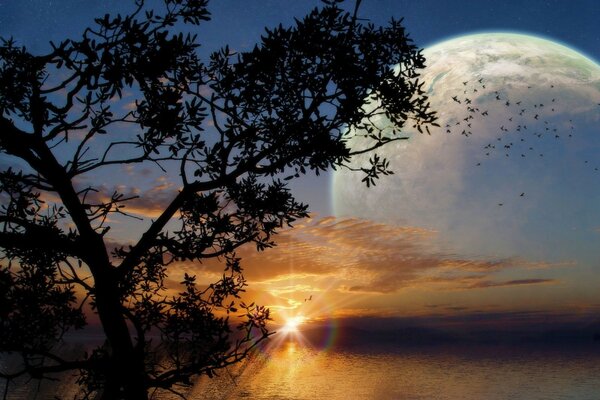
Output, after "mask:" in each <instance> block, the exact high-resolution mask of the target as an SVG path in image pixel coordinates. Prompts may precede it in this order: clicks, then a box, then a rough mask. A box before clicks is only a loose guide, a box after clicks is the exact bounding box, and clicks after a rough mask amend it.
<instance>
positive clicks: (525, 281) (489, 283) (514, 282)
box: [471, 279, 557, 288]
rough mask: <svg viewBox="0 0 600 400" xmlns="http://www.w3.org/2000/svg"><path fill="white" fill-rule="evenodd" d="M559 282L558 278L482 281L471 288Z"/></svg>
mask: <svg viewBox="0 0 600 400" xmlns="http://www.w3.org/2000/svg"><path fill="white" fill-rule="evenodd" d="M554 283H557V280H556V279H513V280H510V281H499V282H492V281H480V282H477V283H475V284H473V285H471V288H489V287H501V286H519V285H538V284H554Z"/></svg>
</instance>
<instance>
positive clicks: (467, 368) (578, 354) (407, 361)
mask: <svg viewBox="0 0 600 400" xmlns="http://www.w3.org/2000/svg"><path fill="white" fill-rule="evenodd" d="M73 382H74V381H73V380H71V381H69V379H66V380H63V381H62V382H60V383H56V382H44V383H42V384H41V385H38V384H37V383H34V382H31V383H29V384H27V385H23V386H20V387H12V386H11V387H10V388H9V389H11V390H9V395H8V397H7V398H8V399H32V400H33V399H35V400H47V399H53V400H54V399H56V398H61V399H74V398H77V397H76V393H77V388H76V385H74V383H73ZM2 389H3V388H2V387H1V386H0V391H1V390H2ZM181 394H183V395H185V396H186V398H188V399H189V400H205V399H211V400H213V399H222V400H225V399H257V400H258V399H272V400H275V399H278V400H284V399H290V400H291V399H294V400H317V399H331V400H351V399H423V400H434V399H439V400H454V399H485V400H500V399H506V400H508V399H511V400H513V399H526V400H537V399H539V400H571V399H572V400H597V399H600V343H589V344H585V345H571V344H569V345H564V346H563V345H560V344H558V345H557V344H553V345H551V346H547V345H537V344H533V345H531V344H527V345H482V344H476V345H469V344H459V345H448V344H444V345H424V346H404V347H403V346H378V345H373V346H365V345H361V346H359V347H355V348H333V349H327V350H323V349H320V348H315V347H312V346H310V345H306V344H302V343H299V342H294V341H288V342H283V343H280V344H279V345H278V346H270V347H267V348H264V349H262V350H261V351H258V352H256V353H255V354H253V355H252V356H251V357H250V358H249V359H248V360H247V361H245V362H244V363H241V364H238V365H236V366H234V367H230V368H228V369H226V370H223V371H221V373H220V374H219V376H217V377H215V378H212V379H210V378H207V377H203V378H201V379H199V380H197V381H196V382H195V383H194V385H193V386H191V387H190V388H186V389H185V390H182V391H181ZM152 395H153V397H152V398H154V399H165V400H171V399H180V398H181V397H179V395H176V394H174V393H168V392H155V393H153V394H152Z"/></svg>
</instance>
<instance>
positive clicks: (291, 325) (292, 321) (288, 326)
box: [282, 315, 305, 333]
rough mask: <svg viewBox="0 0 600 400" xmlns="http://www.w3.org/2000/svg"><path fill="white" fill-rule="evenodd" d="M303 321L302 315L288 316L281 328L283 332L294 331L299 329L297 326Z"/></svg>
mask: <svg viewBox="0 0 600 400" xmlns="http://www.w3.org/2000/svg"><path fill="white" fill-rule="evenodd" d="M304 321H305V318H304V316H302V315H297V316H295V317H290V318H288V319H287V320H286V321H285V325H284V326H283V328H282V331H283V332H284V333H294V332H298V331H299V329H298V328H299V326H300V325H301V324H302V323H303V322H304Z"/></svg>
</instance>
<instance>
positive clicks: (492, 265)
mask: <svg viewBox="0 0 600 400" xmlns="http://www.w3.org/2000/svg"><path fill="white" fill-rule="evenodd" d="M127 3H128V2H126V1H118V2H117V1H104V2H100V1H83V0H78V1H74V0H72V1H69V0H60V1H50V0H43V1H42V0H23V1H10V0H0V36H2V37H5V38H6V37H10V36H12V37H14V38H15V39H16V40H17V42H18V43H21V44H23V45H25V46H26V47H27V48H28V49H29V50H30V51H32V52H33V53H41V52H43V51H44V50H46V49H48V41H50V40H53V41H60V40H61V39H63V38H66V37H77V35H78V33H80V32H82V31H83V29H84V28H85V27H86V26H88V25H89V24H90V22H91V21H93V18H94V17H96V16H102V15H103V14H104V13H107V12H109V13H115V12H126V11H127V10H128V9H130V8H131V7H130V6H128V5H127ZM318 4H319V2H316V1H280V0H270V1H257V0H253V1H248V0H244V1H241V0H237V1H234V0H224V1H214V2H213V5H212V6H211V7H210V10H211V12H212V15H213V20H212V21H210V22H207V23H205V24H203V25H202V26H201V27H200V28H199V29H198V31H197V33H198V37H199V41H200V42H201V43H202V48H201V50H200V51H201V53H202V54H203V55H207V54H209V52H210V51H213V50H216V49H218V48H220V47H221V46H223V45H226V44H228V45H229V46H230V47H231V48H232V49H234V50H237V51H244V50H245V49H250V48H251V47H252V46H253V45H254V44H255V43H256V41H257V40H258V39H259V38H260V35H261V33H262V32H263V29H264V27H265V26H273V25H275V24H278V23H279V22H281V23H283V24H284V25H287V24H291V23H293V17H300V16H303V15H304V14H306V13H307V12H308V11H310V10H311V9H312V8H313V7H314V6H316V5H318ZM347 7H348V8H352V7H353V3H352V2H348V4H347ZM360 15H361V17H363V18H365V19H368V20H370V21H371V22H373V23H375V24H377V25H379V24H385V23H386V22H387V21H388V20H389V19H390V18H391V17H395V18H404V25H405V26H406V28H407V31H408V32H409V34H410V36H411V37H412V38H413V39H414V41H415V43H416V44H417V45H418V46H420V47H424V48H427V47H429V46H432V45H434V44H436V43H439V42H441V41H444V40H447V39H450V38H454V37H458V36H464V35H469V34H475V33H482V32H515V33H521V34H527V35H533V36H536V37H541V38H544V39H547V40H550V41H553V42H557V43H559V44H562V45H564V46H567V47H569V48H570V49H572V50H575V51H577V52H580V53H582V54H583V55H584V56H586V57H588V58H590V59H591V60H594V61H595V62H598V60H600V29H599V28H598V21H600V6H599V5H598V2H597V1H595V0H588V1H560V0H555V1H523V0H520V1H512V0H511V1H502V2H498V1H497V0H479V1H439V0H438V1H434V0H423V1H407V0H398V1H395V0H387V1H383V0H363V4H362V7H361V12H360ZM598 68H599V70H600V66H599V67H598ZM448 102H449V103H450V102H452V100H451V99H448ZM599 103H600V101H599ZM599 114H600V111H599ZM592 120H593V119H592ZM579 129H580V131H582V132H583V131H585V132H587V133H586V134H593V133H594V132H596V133H598V134H600V132H597V131H598V129H596V127H594V126H591V125H590V126H587V127H581V126H580V127H579ZM434 136H435V135H434ZM592 156H593V154H592ZM596 158H597V156H596ZM0 162H6V161H5V160H0ZM547 162H550V163H552V162H553V161H552V159H550V160H548V161H547ZM554 162H556V160H554ZM567 167H568V166H567ZM400 168H401V167H400ZM392 169H393V166H392ZM134 172H135V171H133V172H131V171H129V172H128V173H130V175H128V177H126V178H125V182H122V183H123V184H124V185H125V186H128V187H129V189H130V190H131V191H136V193H146V194H152V195H153V196H154V200H155V201H153V202H151V203H152V204H149V203H144V204H142V203H140V204H138V206H137V208H135V207H133V209H134V211H135V213H137V215H138V216H144V217H152V216H153V215H155V214H153V213H155V212H156V209H157V208H159V207H160V205H161V204H164V202H166V201H168V199H169V198H170V196H171V195H173V194H174V193H176V184H175V183H173V182H172V181H171V180H170V178H168V177H167V178H166V179H165V178H164V177H162V178H161V177H159V176H151V177H144V179H141V180H137V179H136V178H135V175H132V174H133V173H134ZM433 173H435V172H433ZM96 178H97V179H98V180H100V183H101V184H104V185H105V186H106V187H107V188H109V187H110V186H111V185H115V184H116V183H114V182H110V181H109V179H108V177H107V176H102V175H99V176H97V177H96ZM540 179H544V177H543V176H540ZM582 179H583V178H582ZM591 179H592V178H590V180H588V181H582V182H583V183H581V186H580V187H579V189H577V190H580V192H578V193H580V194H578V195H577V196H578V197H577V199H579V200H578V201H581V204H584V205H583V206H581V207H579V206H577V205H575V206H574V207H575V211H576V210H577V209H579V208H580V209H584V210H585V213H586V215H580V214H577V212H574V214H573V215H576V214H577V215H578V216H577V218H575V219H576V220H577V221H579V219H578V218H581V220H582V221H583V220H586V221H592V222H590V224H591V226H587V225H586V226H585V232H584V233H581V232H578V233H577V234H573V235H571V234H570V233H569V232H567V231H569V229H571V228H572V227H566V226H562V225H560V226H550V225H548V223H547V221H538V222H535V221H534V222H532V224H534V225H535V226H534V227H529V228H528V229H530V231H528V232H532V234H536V235H538V234H542V233H543V232H546V231H549V230H550V231H551V230H552V229H556V231H557V232H558V231H560V234H559V233H557V234H556V236H555V237H553V239H552V238H551V239H548V241H546V242H544V241H543V240H542V241H541V242H540V241H535V240H532V241H531V242H527V241H525V242H522V243H525V245H526V246H527V247H532V246H534V244H535V243H538V244H539V249H537V250H536V251H525V250H523V248H521V247H519V246H514V247H510V246H509V245H506V246H505V247H503V248H502V249H497V251H495V249H494V248H493V246H491V245H489V243H488V244H482V245H480V246H478V247H477V248H471V249H466V248H465V246H464V243H463V244H461V245H460V246H455V244H453V243H454V242H453V241H452V240H450V239H451V238H446V237H444V235H445V234H447V232H444V231H443V230H440V229H438V228H437V227H435V226H424V225H419V224H417V223H416V222H415V221H418V219H414V220H411V219H410V218H409V220H408V222H407V223H405V224H402V223H400V222H398V221H395V218H394V216H393V215H390V221H392V222H389V221H388V222H389V223H385V222H386V221H381V218H373V220H370V219H369V218H367V217H365V216H364V215H354V216H353V215H343V216H341V215H338V216H335V215H334V209H333V207H332V201H331V196H332V193H331V182H330V181H331V175H326V176H322V177H319V178H315V177H307V178H304V179H302V180H300V181H299V182H294V183H293V184H292V188H293V190H294V193H295V194H296V195H297V197H298V198H299V199H301V200H303V201H306V202H308V203H309V204H310V206H311V207H310V209H311V210H312V211H313V213H314V214H313V218H311V219H310V220H308V221H302V222H300V223H299V224H298V227H297V229H295V230H292V231H286V232H284V233H282V234H281V235H280V236H279V244H280V245H279V247H278V248H276V249H273V250H269V251H267V252H265V253H261V254H259V255H257V254H256V253H255V252H254V251H253V250H252V249H246V250H244V251H243V252H242V256H244V257H245V260H246V272H247V276H248V278H249V280H250V287H249V291H248V297H251V298H253V299H255V300H257V301H258V302H259V303H262V304H265V305H268V306H270V307H271V308H272V309H273V311H274V312H275V318H276V320H277V319H278V318H279V321H281V320H282V317H283V316H295V315H302V316H303V317H305V318H306V319H307V320H308V321H311V320H312V321H316V322H327V321H330V320H341V319H346V320H352V321H356V323H360V321H361V320H362V319H364V318H369V320H370V321H372V320H373V319H374V318H376V319H377V320H378V321H384V323H391V324H392V325H393V324H399V323H400V322H398V321H404V320H409V321H411V323H413V322H415V321H418V322H421V323H427V324H430V323H435V324H446V325H448V324H452V325H456V324H463V325H465V326H468V325H469V324H475V323H485V324H487V323H488V322H489V321H495V322H496V323H500V324H502V323H515V324H517V323H518V324H525V325H527V324H529V325H534V324H539V322H540V321H544V322H546V323H554V322H556V323H557V324H564V323H574V324H585V323H590V322H593V321H594V320H596V319H597V318H598V317H599V316H600V296H599V295H598V294H597V293H599V292H600V291H598V289H597V288H598V286H599V285H600V278H599V277H600V263H599V260H600V257H599V256H600V251H598V250H595V249H596V247H598V248H600V246H596V243H598V241H600V222H599V223H598V225H594V223H595V221H598V216H597V215H600V208H597V207H595V205H594V204H590V202H591V201H592V200H591V199H596V198H597V197H596V196H597V194H598V193H597V192H598V190H597V189H596V188H595V187H591V186H590V185H593V182H597V183H596V185H597V187H600V178H598V179H596V180H595V181H594V180H591ZM590 182H592V183H590ZM567 183H568V182H567V181H565V183H564V184H565V186H564V187H565V188H567V187H570V186H568V185H567ZM381 185H385V182H383V183H381ZM586 185H587V186H586ZM586 187H590V188H589V191H586ZM107 190H108V189H107ZM565 190H568V189H565ZM574 190H575V189H574ZM522 191H523V192H525V191H529V190H527V189H523V190H522V189H521V188H520V187H515V193H516V196H518V195H519V193H521V192H522ZM504 201H505V200H504V199H502V198H499V199H497V200H496V199H494V204H493V205H494V206H496V203H500V202H504ZM531 201H534V202H535V201H538V202H539V201H542V200H540V199H533V200H531ZM529 207H531V208H532V209H534V208H535V203H529ZM578 207H579V208H578ZM490 210H491V211H490V212H494V213H496V214H495V216H496V217H497V218H502V215H500V214H497V213H498V207H495V208H493V209H491V208H490ZM594 211H595V212H596V213H595V214H594ZM389 212H390V213H393V210H390V211H389ZM527 215H529V214H527ZM530 215H532V216H533V215H535V214H530ZM536 218H537V216H536ZM506 219H507V220H509V218H508V217H507V218H506ZM532 219H533V217H532ZM557 223H560V224H562V222H560V221H559V222H557ZM577 224H578V225H575V228H580V230H584V229H583V223H582V222H581V223H579V222H578V223H577ZM115 226H116V228H115V229H114V232H115V236H114V240H116V241H121V242H127V241H128V240H134V239H135V237H131V238H129V237H130V236H132V235H133V236H135V235H137V234H138V233H139V232H140V229H141V227H143V225H139V224H137V225H136V224H134V223H133V222H131V221H125V220H116V221H115ZM549 226H550V227H549ZM515 229H516V230H515V231H514V232H515V235H521V234H523V232H521V231H520V230H519V229H517V228H515ZM517 231H518V232H517ZM553 240H554V241H553ZM551 243H554V245H551ZM557 243H558V244H557ZM453 246H454V247H453ZM557 246H558V247H559V248H557ZM549 247H553V248H549ZM211 268H213V269H211ZM214 268H217V267H216V266H211V265H203V266H202V267H201V268H200V269H194V267H192V266H189V265H183V266H181V267H180V268H179V269H178V270H176V271H174V272H173V274H172V276H171V279H172V281H173V282H178V281H180V277H181V275H182V274H183V271H192V270H195V271H199V273H206V279H207V280H210V278H211V276H212V277H214V276H216V275H211V274H215V271H216V269H214ZM453 268H454V270H453ZM456 271H463V272H462V273H461V274H458V275H457V273H456ZM465 271H466V272H465ZM442 278H443V279H445V280H444V284H442V285H440V284H437V283H432V282H439V281H440V280H442ZM450 278H452V279H454V278H456V279H455V280H454V281H452V279H450ZM465 279H466V280H465ZM469 279H470V280H469ZM377 282H387V283H390V282H391V284H390V285H388V286H386V285H384V284H383V283H379V286H378V287H379V289H378V290H374V289H373V287H374V286H375V284H376V283H377ZM309 296H312V300H311V301H309V302H307V301H305V299H307V298H309ZM432 321H433V322H432Z"/></svg>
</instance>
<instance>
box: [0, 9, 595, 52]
mask: <svg viewBox="0 0 600 400" xmlns="http://www.w3.org/2000/svg"><path fill="white" fill-rule="evenodd" d="M132 3H133V2H127V1H114V0H110V1H103V2H101V1H92V0H54V1H53V0H21V1H15V0H1V1H0V35H1V36H4V37H7V36H14V37H15V38H16V39H18V40H19V41H21V42H23V43H25V44H27V46H28V47H29V48H31V49H32V50H34V51H35V50H42V49H43V48H44V46H45V44H46V43H47V42H48V41H49V40H55V41H57V40H59V39H61V38H63V37H65V36H73V35H75V36H76V35H77V34H78V33H79V32H81V31H82V29H83V28H84V27H85V26H87V25H88V24H89V23H90V21H92V19H93V18H94V16H101V15H103V14H104V13H106V12H111V13H112V12H114V11H120V12H122V11H124V10H127V9H128V8H130V7H131V4H132ZM318 4H319V2H318V1H314V0H310V1H309V0H304V1H291V0H260V1H259V0H243V1H242V0H220V1H213V2H212V4H211V6H210V9H211V11H212V13H213V17H214V18H213V21H212V22H211V23H207V24H205V25H204V26H203V27H202V28H201V29H200V34H201V41H202V42H203V43H205V47H206V48H207V49H215V48H217V47H219V46H221V45H224V44H230V45H231V46H233V47H235V48H243V47H245V46H250V45H252V44H253V43H254V42H255V41H256V39H257V38H258V37H259V35H260V33H261V32H262V30H263V27H264V26H272V25H274V24H277V23H279V22H283V23H284V24H289V23H291V22H292V20H293V17H294V16H302V15H303V14H305V13H306V12H307V11H309V10H310V9H311V8H312V7H314V6H315V5H318ZM353 4H354V2H351V1H349V2H347V6H348V7H353ZM361 14H362V16H364V17H365V18H368V19H370V20H371V21H373V22H374V23H376V24H384V23H385V22H386V21H387V20H389V18H390V17H392V16H394V17H396V18H401V17H404V21H405V25H406V26H407V28H408V31H409V33H410V34H411V36H412V37H413V38H414V39H415V41H416V42H417V44H419V45H420V46H426V45H428V44H432V43H435V42H437V41H439V40H441V39H444V38H448V37H451V36H456V35H460V34H464V33H471V32H479V31H520V32H527V33H531V34H535V35H537V36H540V35H541V36H546V37H548V38H550V39H553V40H558V41H561V42H563V43H565V44H567V45H569V46H573V47H575V48H577V49H579V50H581V51H583V52H584V53H587V54H588V55H590V56H592V57H594V58H595V59H596V60H598V59H600V29H599V28H598V21H600V4H599V3H598V2H597V1H596V0H579V1H561V0H528V1H523V0H508V1H506V0H505V1H497V0H478V1H458V0H455V1H452V0H449V1H442V0H419V1H416V0H363V4H362V12H361Z"/></svg>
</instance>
